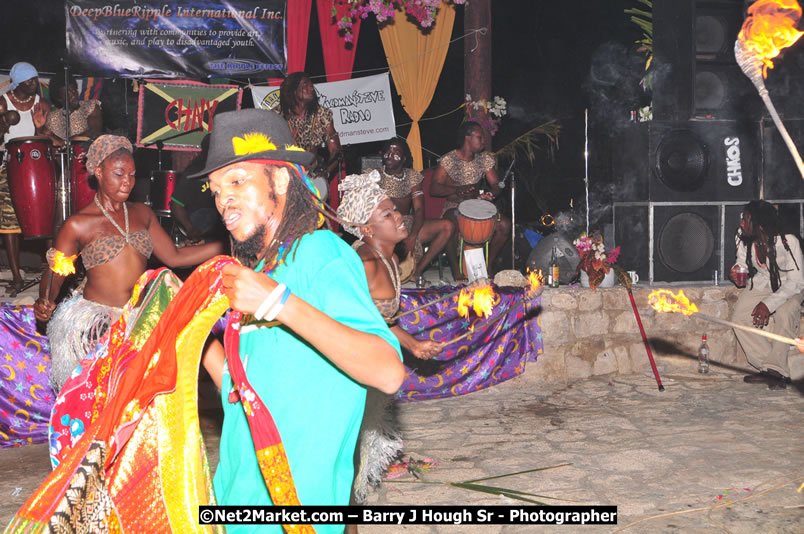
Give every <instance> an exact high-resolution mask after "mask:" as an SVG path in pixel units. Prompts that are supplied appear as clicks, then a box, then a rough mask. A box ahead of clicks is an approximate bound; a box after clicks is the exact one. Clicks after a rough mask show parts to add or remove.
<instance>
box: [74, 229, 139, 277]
mask: <svg viewBox="0 0 804 534" xmlns="http://www.w3.org/2000/svg"><path fill="white" fill-rule="evenodd" d="M128 244H129V245H131V246H132V247H134V248H135V249H136V250H137V252H139V253H140V254H142V255H143V256H145V257H146V258H150V257H151V253H152V252H153V251H154V244H153V241H151V236H150V234H148V230H146V229H144V228H143V229H142V230H137V231H136V232H130V233H129V234H128ZM125 246H126V238H125V237H123V236H122V235H104V236H101V237H99V238H97V239H96V240H95V241H93V242H91V243H90V244H89V245H87V246H86V247H84V250H83V251H82V252H81V258H83V261H84V268H85V269H86V270H87V271H88V270H90V269H92V268H94V267H97V266H98V265H103V264H105V263H109V262H110V261H112V260H113V259H115V258H116V257H117V256H119V255H120V251H122V250H123V247H125Z"/></svg>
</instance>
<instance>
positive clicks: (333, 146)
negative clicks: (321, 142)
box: [326, 122, 341, 178]
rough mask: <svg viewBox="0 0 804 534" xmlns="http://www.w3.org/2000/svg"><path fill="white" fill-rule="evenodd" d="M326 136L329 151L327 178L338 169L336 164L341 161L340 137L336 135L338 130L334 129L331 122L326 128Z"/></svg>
mask: <svg viewBox="0 0 804 534" xmlns="http://www.w3.org/2000/svg"><path fill="white" fill-rule="evenodd" d="M326 136H327V137H326V139H327V141H326V142H327V152H328V153H329V161H328V162H327V178H329V177H331V176H332V175H333V174H335V173H336V172H337V171H338V166H339V165H340V162H341V159H340V156H341V138H340V137H339V136H338V132H336V131H335V126H334V125H333V124H332V123H331V122H330V123H329V127H328V128H327V133H326Z"/></svg>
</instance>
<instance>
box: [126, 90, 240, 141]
mask: <svg viewBox="0 0 804 534" xmlns="http://www.w3.org/2000/svg"><path fill="white" fill-rule="evenodd" d="M146 82H147V83H146V84H144V85H143V86H142V87H141V88H140V101H139V112H138V117H137V146H139V147H150V148H157V144H162V145H163V146H164V148H165V149H169V150H200V149H201V141H202V140H203V139H204V136H205V135H206V134H207V133H208V132H211V131H212V128H213V122H214V116H215V114H217V113H221V112H223V111H234V110H237V109H240V103H241V101H242V97H243V91H241V90H240V88H239V87H238V86H236V85H207V84H204V83H199V82H193V81H189V80H176V81H167V80H163V81H160V80H146ZM160 142H161V143H160Z"/></svg>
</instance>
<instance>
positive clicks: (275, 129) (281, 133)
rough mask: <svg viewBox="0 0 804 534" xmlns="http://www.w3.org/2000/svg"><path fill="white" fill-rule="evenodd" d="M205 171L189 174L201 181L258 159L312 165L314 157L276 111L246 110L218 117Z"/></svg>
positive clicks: (214, 125) (213, 129) (214, 123)
mask: <svg viewBox="0 0 804 534" xmlns="http://www.w3.org/2000/svg"><path fill="white" fill-rule="evenodd" d="M212 124H213V125H212V132H211V133H210V134H209V135H210V140H209V152H207V161H206V164H205V165H204V168H203V169H202V170H200V171H198V172H195V173H193V174H190V175H189V178H198V177H201V176H206V175H207V174H209V173H211V172H213V171H217V170H218V169H221V168H223V167H226V166H227V165H231V164H232V163H237V162H239V161H249V160H254V159H271V160H276V161H287V162H289V163H298V164H299V165H305V166H306V165H309V164H310V163H311V162H312V161H313V158H314V156H313V154H311V153H309V152H307V151H305V150H304V149H303V148H300V147H298V146H296V145H295V141H294V140H293V135H292V134H291V133H290V127H289V126H288V123H287V122H286V121H285V119H284V118H283V117H282V116H281V115H279V114H278V113H275V112H273V111H268V110H264V109H243V110H240V111H227V112H224V113H220V114H218V115H215V119H214V122H213V123H212Z"/></svg>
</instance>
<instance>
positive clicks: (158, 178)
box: [148, 171, 176, 216]
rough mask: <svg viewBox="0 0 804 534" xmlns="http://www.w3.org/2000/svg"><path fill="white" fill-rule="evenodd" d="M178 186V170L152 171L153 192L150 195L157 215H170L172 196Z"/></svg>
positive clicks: (152, 206) (152, 207)
mask: <svg viewBox="0 0 804 534" xmlns="http://www.w3.org/2000/svg"><path fill="white" fill-rule="evenodd" d="M175 188H176V171H152V172H151V192H150V194H149V196H148V198H149V200H150V201H151V209H152V210H154V212H155V213H156V214H157V215H162V216H168V215H170V197H172V196H173V190H174V189H175Z"/></svg>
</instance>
